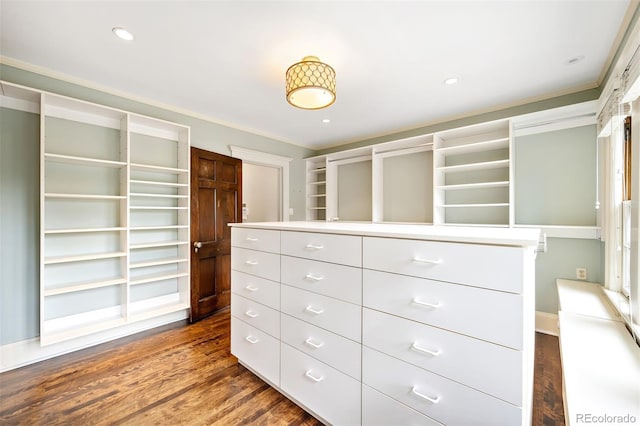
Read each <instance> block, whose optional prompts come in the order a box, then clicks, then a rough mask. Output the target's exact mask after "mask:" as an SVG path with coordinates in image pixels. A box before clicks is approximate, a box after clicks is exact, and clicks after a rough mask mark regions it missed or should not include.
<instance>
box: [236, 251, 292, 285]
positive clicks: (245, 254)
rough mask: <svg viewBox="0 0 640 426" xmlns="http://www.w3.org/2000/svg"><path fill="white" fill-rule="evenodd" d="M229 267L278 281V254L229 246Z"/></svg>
mask: <svg viewBox="0 0 640 426" xmlns="http://www.w3.org/2000/svg"><path fill="white" fill-rule="evenodd" d="M231 269H234V270H236V271H240V272H245V273H247V274H251V275H256V276H258V277H262V278H266V279H269V280H272V281H280V255H278V254H274V253H266V252H263V251H257V250H247V249H243V248H239V247H231Z"/></svg>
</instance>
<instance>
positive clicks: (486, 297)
mask: <svg viewBox="0 0 640 426" xmlns="http://www.w3.org/2000/svg"><path fill="white" fill-rule="evenodd" d="M362 291H363V293H362V299H363V305H364V306H366V307H369V308H372V309H375V310H378V311H383V312H387V313H390V314H393V315H397V316H399V317H403V318H409V319H412V320H414V321H419V322H422V323H425V324H429V325H433V326H435V327H440V328H444V329H447V330H451V331H455V332H458V333H461V334H466V335H468V336H472V337H476V338H479V339H483V340H487V341H490V342H493V343H498V344H501V345H505V346H508V347H510V348H514V349H518V350H520V349H522V345H523V304H522V296H520V295H517V294H512V293H503V292H500V291H491V290H485V289H480V288H475V287H468V286H463V285H458V284H450V283H445V282H440V281H433V280H426V279H422V278H414V277H407V276H403V275H396V274H389V273H387V272H378V271H370V270H365V271H364V273H363V289H362Z"/></svg>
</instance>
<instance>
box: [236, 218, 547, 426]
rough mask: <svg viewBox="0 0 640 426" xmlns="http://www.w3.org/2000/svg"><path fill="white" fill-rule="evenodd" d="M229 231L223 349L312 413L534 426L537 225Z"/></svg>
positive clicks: (372, 420)
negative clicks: (227, 340)
mask: <svg viewBox="0 0 640 426" xmlns="http://www.w3.org/2000/svg"><path fill="white" fill-rule="evenodd" d="M231 226H232V227H233V229H232V250H231V263H232V277H231V280H232V282H231V287H232V296H231V352H232V353H233V354H234V355H235V356H236V357H238V359H239V361H240V362H241V363H242V364H243V365H245V366H246V367H247V368H249V369H250V370H251V371H253V372H254V373H255V374H257V375H258V376H260V377H261V378H263V379H264V380H266V381H267V382H268V383H269V384H271V385H272V386H274V387H275V388H276V389H278V390H279V391H280V392H282V393H283V394H285V395H286V396H287V397H289V398H290V399H291V400H293V401H295V402H296V403H297V404H298V405H300V406H302V407H303V408H304V409H305V410H307V411H308V412H310V413H312V414H313V415H314V416H316V417H317V418H318V419H320V420H322V421H323V422H325V423H328V424H335V425H358V424H365V425H385V424H386V425H404V424H426V425H438V424H444V425H465V426H470V425H508V426H513V425H526V424H530V422H531V399H532V387H533V356H534V283H535V249H536V245H537V242H538V234H539V233H538V231H537V230H533V229H510V228H485V227H453V226H445V227H438V226H435V227H434V226H429V225H392V224H367V223H344V222H339V223H338V222H277V223H276V222H273V223H244V224H233V225H231Z"/></svg>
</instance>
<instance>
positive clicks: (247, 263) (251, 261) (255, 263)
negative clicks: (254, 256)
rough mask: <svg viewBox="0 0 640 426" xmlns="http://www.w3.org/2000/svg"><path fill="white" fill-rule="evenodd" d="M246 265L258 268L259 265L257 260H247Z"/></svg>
mask: <svg viewBox="0 0 640 426" xmlns="http://www.w3.org/2000/svg"><path fill="white" fill-rule="evenodd" d="M244 263H245V265H249V266H256V265H257V264H258V262H256V261H255V260H245V261H244Z"/></svg>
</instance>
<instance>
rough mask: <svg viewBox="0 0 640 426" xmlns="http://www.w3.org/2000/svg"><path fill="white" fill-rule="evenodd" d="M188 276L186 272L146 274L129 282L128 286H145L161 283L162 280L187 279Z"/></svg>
mask: <svg viewBox="0 0 640 426" xmlns="http://www.w3.org/2000/svg"><path fill="white" fill-rule="evenodd" d="M187 276H189V273H188V272H175V273H169V274H167V273H165V272H163V273H156V274H148V275H141V276H139V277H136V278H133V279H131V280H130V281H129V284H130V285H132V286H134V285H139V284H146V283H152V282H155V281H163V280H170V279H173V278H180V277H187Z"/></svg>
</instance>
